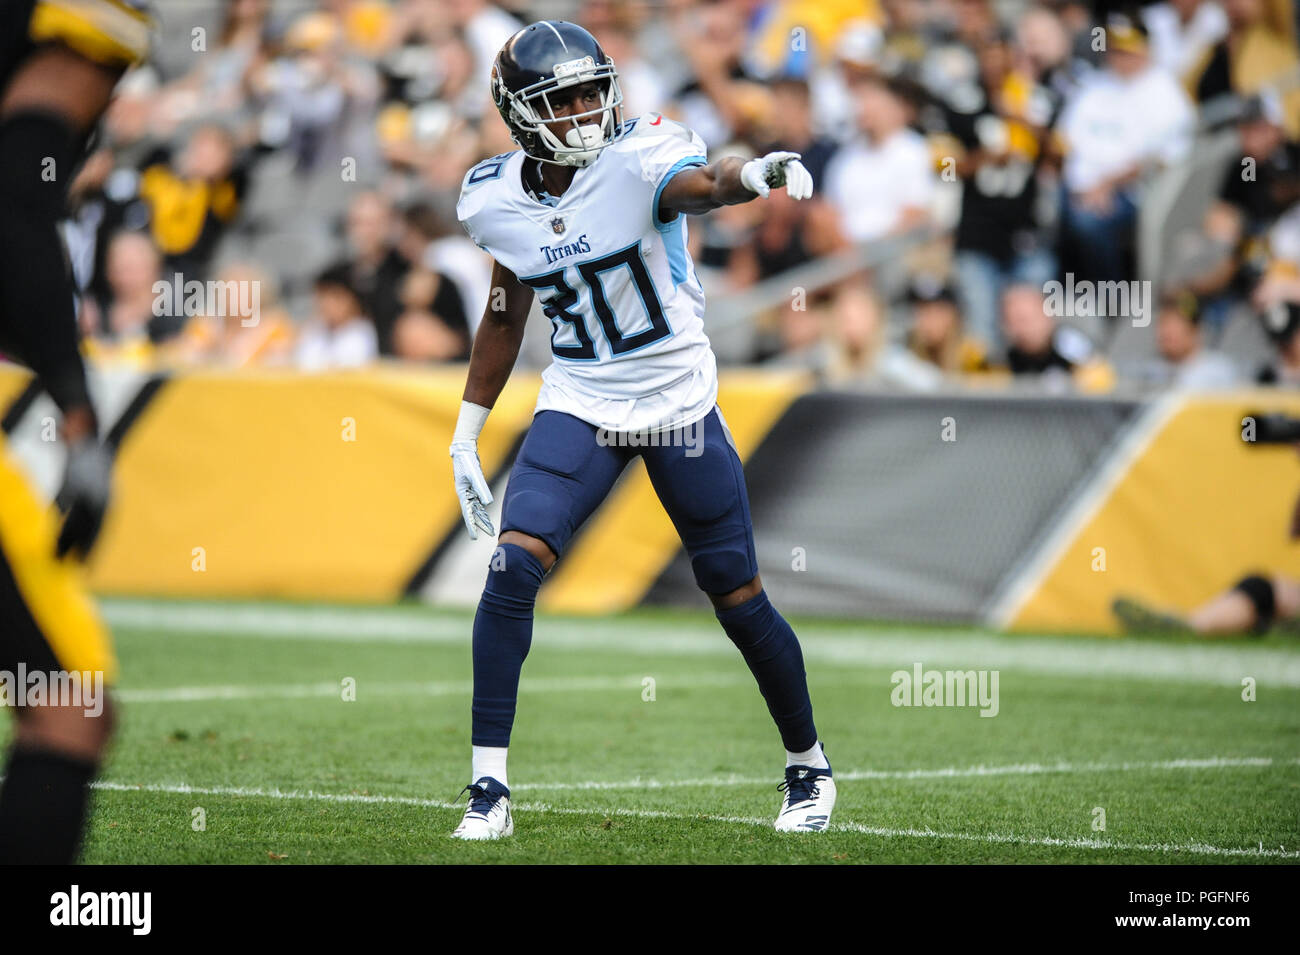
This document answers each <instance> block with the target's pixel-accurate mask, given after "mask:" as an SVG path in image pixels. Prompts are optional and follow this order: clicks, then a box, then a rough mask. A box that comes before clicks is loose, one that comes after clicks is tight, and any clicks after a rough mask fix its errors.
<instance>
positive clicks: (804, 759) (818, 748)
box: [785, 740, 831, 769]
mask: <svg viewBox="0 0 1300 955" xmlns="http://www.w3.org/2000/svg"><path fill="white" fill-rule="evenodd" d="M785 764H786V765H787V766H810V767H812V768H813V769H830V768H831V764H830V763H828V762H827V761H826V754H825V753H823V752H822V744H821V741H820V740H818V741H817V742H816V743H814V744H813V748H812V749H810V750H808V751H807V752H806V753H792V752H790V751H789V750H788V749H787V750H786V751H785Z"/></svg>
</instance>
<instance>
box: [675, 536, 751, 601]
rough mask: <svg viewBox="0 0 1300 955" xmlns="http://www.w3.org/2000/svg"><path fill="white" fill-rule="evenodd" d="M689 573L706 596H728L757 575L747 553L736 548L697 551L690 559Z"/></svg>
mask: <svg viewBox="0 0 1300 955" xmlns="http://www.w3.org/2000/svg"><path fill="white" fill-rule="evenodd" d="M691 571H692V572H693V573H694V574H695V583H696V585H697V586H698V587H699V588H700V589H701V590H703V591H704V592H705V593H706V594H729V593H731V592H732V591H733V590H735V589H736V588H737V587H743V586H744V585H745V584H747V583H749V582H750V581H751V580H753V579H754V577H755V576H756V575H757V574H758V568H757V567H756V566H755V562H754V559H753V557H752V555H751V554H750V553H749V551H748V550H741V549H740V548H737V547H719V548H717V549H714V550H703V551H699V552H698V553H696V554H695V555H694V556H693V557H691Z"/></svg>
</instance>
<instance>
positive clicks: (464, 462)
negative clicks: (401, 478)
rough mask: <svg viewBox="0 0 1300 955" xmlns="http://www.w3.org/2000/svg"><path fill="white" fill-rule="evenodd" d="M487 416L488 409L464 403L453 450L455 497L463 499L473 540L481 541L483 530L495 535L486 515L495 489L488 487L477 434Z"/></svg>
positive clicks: (490, 520) (466, 521) (461, 509)
mask: <svg viewBox="0 0 1300 955" xmlns="http://www.w3.org/2000/svg"><path fill="white" fill-rule="evenodd" d="M487 416H488V409H487V408H484V407H482V406H480V405H476V404H472V403H470V402H468V401H463V402H461V406H460V417H459V418H458V419H457V421H456V434H455V435H454V436H453V438H452V442H451V449H450V450H451V473H452V476H453V477H454V478H455V481H456V496H457V497H458V498H460V514H461V517H463V518H464V519H465V529H466V530H467V531H469V539H470V540H472V541H476V540H478V532H479V531H480V530H482V531H484V532H485V533H486V534H488V535H489V536H493V535H495V534H496V531H495V530H493V528H492V518H491V517H489V516H488V512H487V506H488V505H489V504H491V503H492V489H491V488H489V487H488V482H487V478H485V477H484V476H483V465H482V463H481V462H480V461H479V459H478V435H479V432H480V431H481V430H483V422H485V421H486V420H487Z"/></svg>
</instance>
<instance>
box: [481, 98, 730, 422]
mask: <svg viewBox="0 0 1300 955" xmlns="http://www.w3.org/2000/svg"><path fill="white" fill-rule="evenodd" d="M524 159H525V155H524V153H523V152H522V151H519V150H516V151H515V152H511V153H504V154H503V155H500V156H494V157H492V158H491V159H487V160H484V161H483V162H481V163H479V164H478V165H477V166H475V167H474V168H473V169H471V170H470V171H469V172H468V173H467V174H466V176H465V181H464V184H463V186H462V188H461V195H460V202H459V204H458V205H457V207H456V211H457V215H458V217H459V218H460V221H461V223H462V224H463V225H464V226H465V230H466V231H467V232H468V233H469V235H470V238H472V239H473V240H474V241H475V243H477V244H478V245H479V247H480V248H483V249H485V250H486V251H488V252H489V253H491V254H492V257H493V258H494V259H496V261H497V262H499V263H501V265H503V266H505V267H506V268H508V269H509V270H510V271H511V272H513V273H514V274H515V275H516V276H518V278H519V280H520V281H521V282H523V283H524V284H526V285H530V286H532V287H533V288H534V289H536V290H537V295H538V297H539V298H540V300H541V302H542V304H543V309H544V311H545V313H546V315H547V316H548V317H549V318H550V319H551V324H552V332H551V351H552V354H553V356H554V357H553V360H552V362H551V364H550V366H549V367H548V368H547V369H546V370H545V371H544V372H543V374H542V390H541V393H540V395H539V397H538V401H537V410H538V411H543V410H556V411H564V412H567V413H568V414H572V415H575V416H576V417H579V418H582V419H583V420H584V421H589V422H591V423H592V424H595V425H597V426H598V427H603V428H608V429H610V430H615V431H640V430H655V429H659V428H667V427H675V426H680V425H685V424H689V423H691V422H692V421H695V420H698V419H699V418H702V417H703V416H704V415H706V414H708V413H709V411H711V410H712V408H713V405H714V402H715V401H716V400H717V387H718V385H717V366H716V362H715V359H714V357H713V350H712V348H711V347H710V346H709V340H708V337H707V336H706V335H705V334H704V291H703V289H702V288H701V287H700V281H699V278H698V277H697V276H696V274H695V267H694V265H693V264H692V262H691V257H690V255H689V254H688V253H687V251H686V217H685V216H683V215H678V216H677V218H676V219H674V220H673V221H672V222H660V221H658V218H657V215H656V210H657V208H658V205H659V195H660V193H661V192H662V191H663V188H664V186H665V185H666V184H667V183H668V181H669V179H671V178H672V177H673V176H674V175H676V174H677V173H678V172H680V171H681V170H682V169H684V168H686V167H688V166H702V165H704V164H705V163H706V162H707V160H706V159H705V147H704V143H703V141H702V140H701V139H700V138H699V136H697V135H695V133H693V132H691V131H690V130H689V129H687V128H686V127H684V126H682V125H680V124H678V123H675V122H673V121H672V120H670V119H667V118H666V117H663V116H661V115H659V114H656V113H649V114H646V115H644V116H640V117H637V118H636V119H632V120H628V121H627V122H625V123H624V124H623V125H622V127H621V128H620V132H619V134H618V137H617V140H616V141H615V142H614V143H613V145H611V146H608V147H606V148H605V149H604V150H602V151H601V152H600V154H599V155H598V156H597V158H596V160H595V161H594V162H593V163H592V164H591V165H589V166H587V167H585V168H580V169H578V170H577V171H576V172H575V174H574V177H573V183H572V184H571V185H570V186H569V188H568V190H567V191H566V192H565V193H564V195H563V196H560V197H559V199H558V200H555V199H551V202H552V203H554V204H553V205H552V204H547V203H544V202H541V201H539V200H538V199H536V198H534V197H533V196H532V194H531V193H530V192H529V191H528V190H527V189H525V188H524V185H523V178H522V166H523V162H524Z"/></svg>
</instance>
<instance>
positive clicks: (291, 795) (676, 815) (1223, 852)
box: [94, 781, 1300, 859]
mask: <svg viewBox="0 0 1300 955" xmlns="http://www.w3.org/2000/svg"><path fill="white" fill-rule="evenodd" d="M94 786H95V788H96V789H100V790H106V791H110V792H127V793H129V792H147V793H168V794H177V795H195V796H234V797H240V798H252V799H286V800H305V801H313V802H331V803H354V804H356V803H359V804H363V805H400V806H417V807H420V808H423V809H446V810H451V809H463V808H464V806H463V804H461V805H458V804H457V803H454V802H446V801H445V800H438V799H421V798H418V797H415V796H379V795H371V794H369V793H319V792H313V791H311V790H306V791H297V790H287V791H286V790H280V789H255V788H244V787H241V786H213V787H206V786H188V785H185V784H173V785H165V784H142V785H129V784H127V783H118V782H102V781H101V782H97V783H95V784H94ZM512 808H514V810H515V811H516V812H525V813H528V812H538V813H554V814H558V815H567V816H600V817H613V816H622V817H626V818H631V819H672V820H679V821H683V822H687V821H701V822H703V821H709V822H722V823H728V824H732V825H743V826H762V827H765V828H766V827H770V826H771V825H772V822H771V820H769V819H757V818H751V817H745V816H708V815H704V814H700V813H680V812H664V811H660V810H654V809H617V808H613V809H601V808H591V809H581V808H574V807H567V806H551V805H548V804H546V803H518V804H516V805H514V806H513V807H512ZM830 831H832V832H835V831H839V832H855V833H859V834H861V835H866V836H878V837H880V838H885V839H945V840H957V841H961V842H979V843H985V844H987V845H1023V846H1046V847H1052V848H1064V849H1089V850H1092V851H1100V852H1105V851H1110V852H1148V853H1159V854H1162V855H1200V856H1226V857H1239V858H1250V859H1298V858H1300V852H1297V851H1289V850H1287V849H1284V848H1281V847H1279V848H1277V849H1273V848H1268V849H1265V848H1263V846H1256V847H1248V848H1237V847H1225V846H1214V845H1207V844H1205V843H1199V842H1191V843H1173V842H1162V843H1132V842H1112V841H1109V840H1093V839H1056V838H1051V837H1044V836H1021V835H1016V834H1013V833H992V832H990V833H977V832H939V831H935V830H932V829H892V828H888V827H884V826H865V825H861V824H859V823H855V822H843V821H836V822H833V823H832V824H831V827H830Z"/></svg>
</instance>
